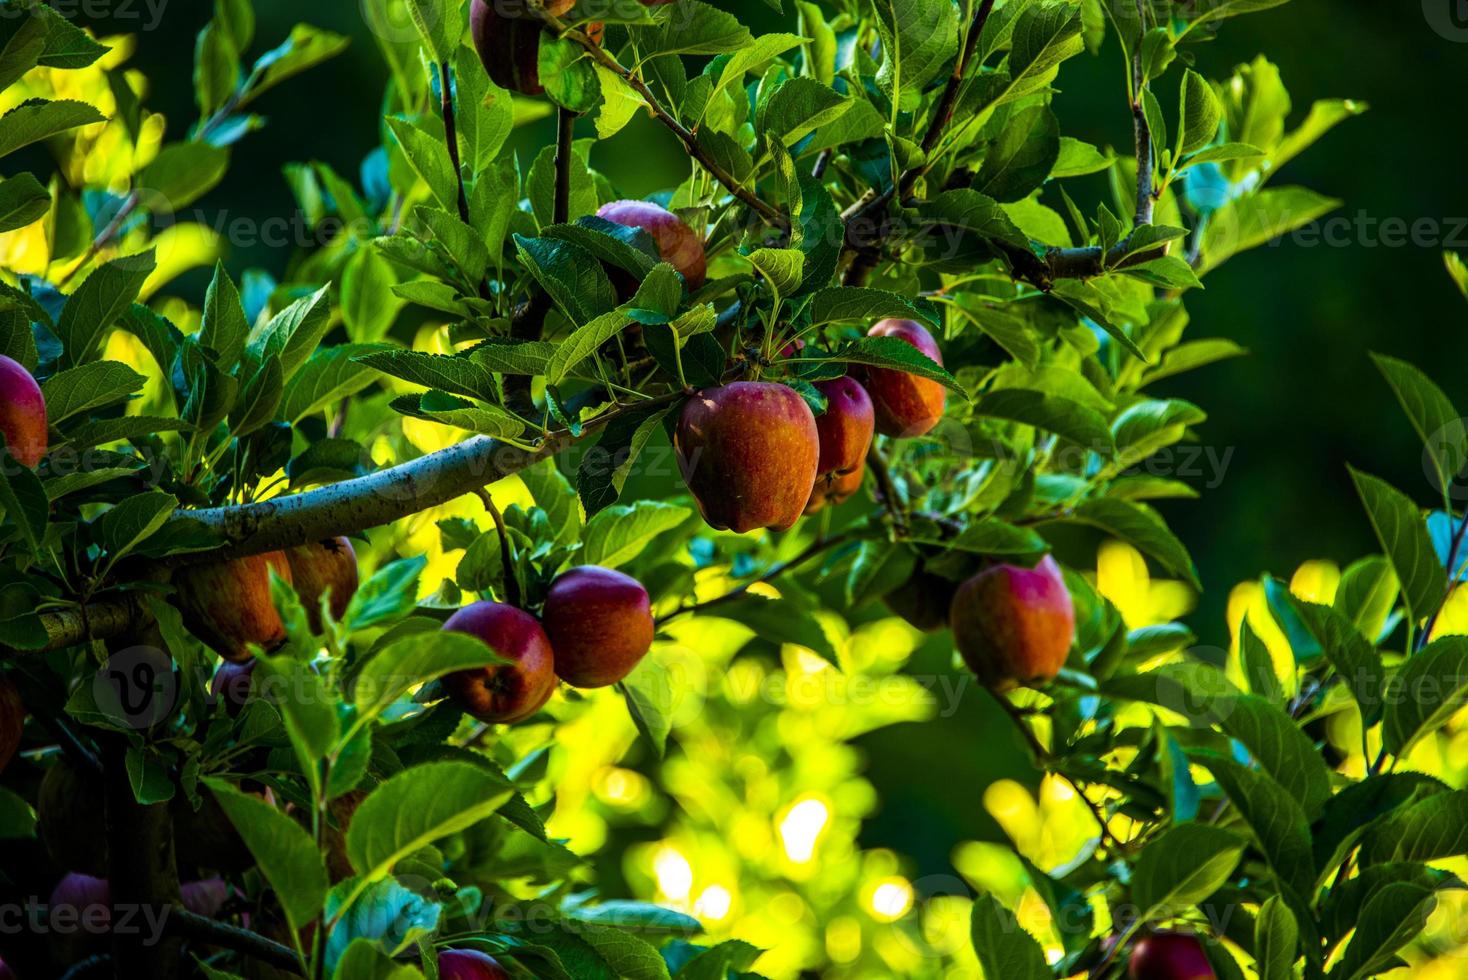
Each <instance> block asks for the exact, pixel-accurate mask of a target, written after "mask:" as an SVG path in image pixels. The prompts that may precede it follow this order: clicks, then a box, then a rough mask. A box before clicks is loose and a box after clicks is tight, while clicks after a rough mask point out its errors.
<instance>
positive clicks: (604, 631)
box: [540, 565, 655, 687]
mask: <svg viewBox="0 0 1468 980" xmlns="http://www.w3.org/2000/svg"><path fill="white" fill-rule="evenodd" d="M540 618H541V621H542V622H543V623H544V624H545V632H546V635H547V636H549V637H550V644H551V649H553V650H555V652H556V676H558V677H560V679H561V680H563V681H565V682H566V683H567V684H570V685H571V686H572V687H607V686H609V685H611V684H615V683H617V682H618V681H620V680H621V679H622V678H624V677H626V676H627V675H628V674H630V673H632V669H633V668H634V667H636V666H637V665H638V663H640V662H641V661H642V658H643V657H645V656H646V655H647V651H648V650H649V649H651V648H652V636H653V631H654V629H655V627H654V625H653V621H652V609H651V604H650V603H649V601H648V598H647V589H645V588H643V587H642V583H641V582H638V581H637V580H636V579H635V578H633V577H632V576H630V575H624V574H623V573H621V572H618V571H613V570H612V569H610V568H599V567H597V566H595V565H584V566H582V567H580V568H573V569H571V570H570V571H568V572H565V573H563V574H562V575H560V576H558V577H557V578H556V580H555V581H554V582H552V583H551V587H550V592H549V593H548V594H547V595H546V599H545V608H544V609H543V610H541V614H540Z"/></svg>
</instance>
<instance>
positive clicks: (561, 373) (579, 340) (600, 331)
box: [545, 309, 632, 385]
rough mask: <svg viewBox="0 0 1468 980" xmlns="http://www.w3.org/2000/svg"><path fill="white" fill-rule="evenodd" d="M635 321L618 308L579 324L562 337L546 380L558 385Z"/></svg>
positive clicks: (546, 369) (552, 356) (549, 366)
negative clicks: (569, 333)
mask: <svg viewBox="0 0 1468 980" xmlns="http://www.w3.org/2000/svg"><path fill="white" fill-rule="evenodd" d="M631 323H632V320H631V318H630V317H629V316H628V315H627V313H626V312H624V311H622V310H620V309H618V310H613V311H611V312H610V313H603V314H602V315H601V316H599V317H597V318H596V319H594V320H592V321H591V322H589V323H587V324H586V325H585V326H584V327H578V328H577V329H576V330H575V331H574V332H573V333H572V334H571V336H569V337H567V338H566V339H565V340H563V341H561V345H560V346H559V347H557V348H556V352H555V353H554V354H553V355H551V359H550V363H548V364H547V365H546V368H545V375H546V382H547V383H548V384H552V385H558V384H560V383H561V382H562V381H564V380H565V379H566V377H567V375H569V374H570V373H571V369H572V368H574V367H576V366H577V365H578V364H580V363H581V362H582V361H584V360H586V359H587V358H588V357H590V356H591V355H592V354H594V353H595V352H596V350H597V348H599V347H600V346H601V345H602V344H604V343H606V342H607V341H609V340H611V339H612V338H613V337H615V336H617V334H619V333H621V332H622V331H623V330H626V329H627V327H628V326H630V325H631Z"/></svg>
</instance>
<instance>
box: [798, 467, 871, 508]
mask: <svg viewBox="0 0 1468 980" xmlns="http://www.w3.org/2000/svg"><path fill="white" fill-rule="evenodd" d="M866 475H867V467H866V463H864V462H863V463H862V464H860V465H859V466H858V467H857V468H856V469H854V470H851V471H850V472H848V473H826V474H824V475H822V476H818V477H816V485H815V489H813V490H811V492H810V500H809V501H808V502H807V503H806V505H805V512H806V513H807V514H818V513H820V512H821V511H823V510H825V509H826V508H827V507H839V506H840V505H841V504H844V503H846V501H848V500H850V499H851V498H852V497H853V496H854V495H855V494H856V492H857V491H858V490H860V489H861V483H862V480H863V479H865V477H866Z"/></svg>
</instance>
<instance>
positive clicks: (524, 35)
mask: <svg viewBox="0 0 1468 980" xmlns="http://www.w3.org/2000/svg"><path fill="white" fill-rule="evenodd" d="M575 5H576V0H549V2H547V3H546V4H545V7H546V10H547V11H549V12H550V13H552V14H555V15H556V16H557V17H559V16H561V15H562V14H565V13H567V12H569V11H570V9H571V8H572V7H574V6H575ZM469 31H470V33H471V35H472V36H473V38H474V48H475V50H476V51H478V52H479V60H480V61H482V62H483V63H484V70H485V71H487V72H489V77H490V78H491V79H493V80H494V83H495V84H496V85H498V86H499V87H500V88H507V89H509V90H510V91H512V92H519V93H520V94H521V95H540V94H541V93H543V92H544V91H545V88H544V87H543V86H542V85H541V84H540V38H541V34H542V33H543V25H542V24H541V22H540V21H539V20H538V19H537V18H536V17H535V16H534V15H533V14H531V13H530V12H529V10H528V7H527V5H526V4H525V2H524V0H474V2H473V3H472V4H471V5H470V7H469ZM586 33H587V34H588V35H589V36H590V37H591V39H592V40H593V41H596V42H598V43H600V42H601V38H602V25H601V24H588V25H586Z"/></svg>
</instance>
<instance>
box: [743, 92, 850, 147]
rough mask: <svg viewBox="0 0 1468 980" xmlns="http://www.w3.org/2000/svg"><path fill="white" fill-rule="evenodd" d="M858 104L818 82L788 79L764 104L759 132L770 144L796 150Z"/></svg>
mask: <svg viewBox="0 0 1468 980" xmlns="http://www.w3.org/2000/svg"><path fill="white" fill-rule="evenodd" d="M854 105H856V100H855V99H852V98H849V97H847V96H844V95H840V94H838V93H837V92H836V91H835V90H833V89H832V88H830V87H829V86H826V85H823V84H821V83H820V82H818V81H816V80H815V79H814V78H804V77H799V76H797V77H795V78H791V79H787V80H786V81H784V82H783V83H781V84H780V86H779V87H778V88H776V89H775V90H774V92H773V93H772V94H771V95H770V96H769V98H767V99H765V100H764V101H762V102H761V103H760V106H759V114H758V116H757V117H756V121H755V129H756V130H757V131H758V132H759V133H760V135H761V136H763V137H764V139H765V140H767V141H778V142H779V143H780V144H782V145H783V146H794V145H795V144H796V143H799V142H800V141H801V140H803V139H805V138H806V137H807V136H809V135H810V134H811V133H813V132H815V131H816V130H817V129H819V128H820V127H822V126H825V125H827V124H829V123H832V122H834V121H836V120H837V119H839V118H841V117H842V116H843V115H845V114H846V113H847V112H849V111H850V110H851V108H852V107H853V106H854Z"/></svg>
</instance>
